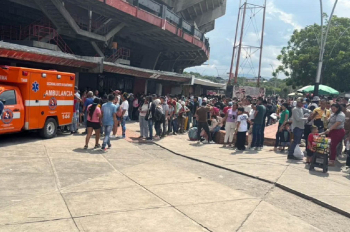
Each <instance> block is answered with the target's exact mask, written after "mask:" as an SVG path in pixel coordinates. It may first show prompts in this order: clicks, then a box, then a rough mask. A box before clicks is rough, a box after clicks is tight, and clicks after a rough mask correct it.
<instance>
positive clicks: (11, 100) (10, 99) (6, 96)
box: [0, 90, 17, 106]
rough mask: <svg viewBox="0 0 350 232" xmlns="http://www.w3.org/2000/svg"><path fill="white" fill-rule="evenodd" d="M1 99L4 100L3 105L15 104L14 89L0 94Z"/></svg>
mask: <svg viewBox="0 0 350 232" xmlns="http://www.w3.org/2000/svg"><path fill="white" fill-rule="evenodd" d="M0 99H1V100H5V101H6V102H5V106H9V105H16V104H17V100H16V93H15V91H14V90H7V91H5V92H3V93H2V94H1V95H0Z"/></svg>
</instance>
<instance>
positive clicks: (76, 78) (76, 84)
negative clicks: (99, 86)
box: [75, 72, 79, 88]
mask: <svg viewBox="0 0 350 232" xmlns="http://www.w3.org/2000/svg"><path fill="white" fill-rule="evenodd" d="M75 86H78V88H79V73H78V72H76V73H75Z"/></svg>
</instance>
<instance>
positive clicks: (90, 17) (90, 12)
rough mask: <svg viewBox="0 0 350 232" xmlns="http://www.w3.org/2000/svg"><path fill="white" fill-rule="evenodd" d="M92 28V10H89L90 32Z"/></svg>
mask: <svg viewBox="0 0 350 232" xmlns="http://www.w3.org/2000/svg"><path fill="white" fill-rule="evenodd" d="M91 27H92V10H89V32H91Z"/></svg>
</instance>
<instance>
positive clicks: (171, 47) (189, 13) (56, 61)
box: [0, 0, 226, 94]
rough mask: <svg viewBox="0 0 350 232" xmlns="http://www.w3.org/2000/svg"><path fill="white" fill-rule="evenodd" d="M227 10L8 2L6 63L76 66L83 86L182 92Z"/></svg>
mask: <svg viewBox="0 0 350 232" xmlns="http://www.w3.org/2000/svg"><path fill="white" fill-rule="evenodd" d="M225 10H226V0H2V1H0V64H1V65H13V66H24V67H31V68H40V69H55V70H59V71H67V72H74V73H76V77H77V78H76V80H77V84H78V85H79V88H80V89H85V88H93V89H95V88H97V89H99V90H100V91H103V92H109V91H110V89H119V90H122V91H127V92H134V93H145V92H152V93H158V94H167V93H179V92H181V91H182V90H181V89H182V88H181V86H183V85H190V84H191V83H192V84H193V78H192V77H191V76H188V75H185V74H182V73H183V70H184V69H185V68H188V67H192V66H197V65H200V64H202V63H204V62H205V61H207V60H208V59H209V54H210V45H209V40H208V39H207V38H206V37H205V33H207V32H209V31H211V30H213V29H214V26H215V19H216V18H218V17H221V16H222V15H224V14H225Z"/></svg>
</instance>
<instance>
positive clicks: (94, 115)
mask: <svg viewBox="0 0 350 232" xmlns="http://www.w3.org/2000/svg"><path fill="white" fill-rule="evenodd" d="M98 104H100V99H99V98H95V99H94V103H93V104H91V105H89V106H88V108H87V134H86V138H85V146H84V149H87V148H88V145H89V141H90V138H91V135H92V131H95V135H96V143H95V148H100V147H101V145H100V144H99V143H98V141H99V140H100V130H101V116H102V115H101V109H100V107H98Z"/></svg>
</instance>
